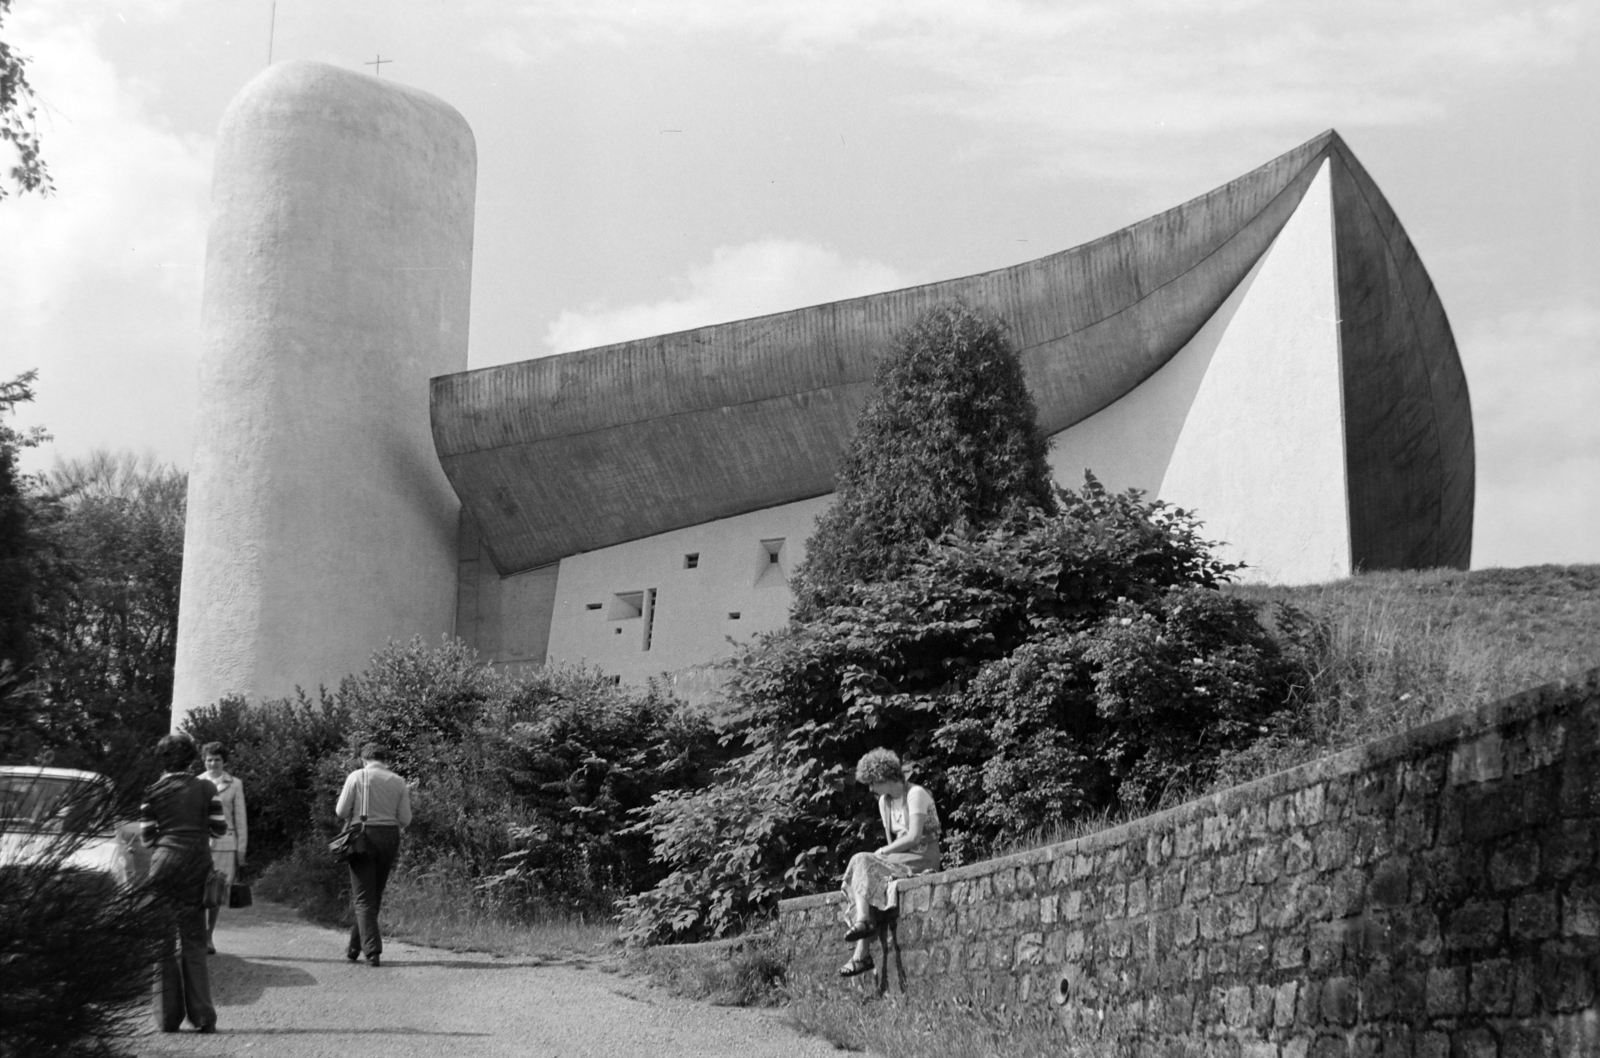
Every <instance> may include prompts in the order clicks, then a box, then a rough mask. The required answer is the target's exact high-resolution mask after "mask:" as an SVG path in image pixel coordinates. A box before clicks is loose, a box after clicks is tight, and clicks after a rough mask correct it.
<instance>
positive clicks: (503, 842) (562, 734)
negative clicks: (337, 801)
mask: <svg viewBox="0 0 1600 1058" xmlns="http://www.w3.org/2000/svg"><path fill="white" fill-rule="evenodd" d="M336 697H337V701H338V703H339V708H340V709H341V710H342V711H343V713H342V715H343V716H345V717H347V718H348V719H347V724H348V729H347V732H346V734H345V737H344V745H343V747H342V748H341V751H339V752H330V753H326V754H324V756H323V757H322V759H321V760H320V762H319V764H318V773H317V775H316V777H315V778H314V779H313V781H312V783H311V786H312V796H313V797H315V798H317V799H318V803H319V804H325V805H326V815H325V817H324V816H319V818H325V819H326V821H327V823H328V825H329V826H331V821H332V815H331V807H332V804H333V798H334V797H335V796H336V795H337V793H338V790H339V786H340V784H341V783H342V781H343V779H344V776H345V773H346V772H347V771H348V770H349V769H350V768H352V767H355V766H358V764H359V761H358V760H357V759H356V753H357V750H358V749H359V747H360V746H361V744H362V743H364V742H367V741H377V742H381V743H383V744H384V745H385V746H387V747H389V749H390V757H391V759H390V761H389V762H388V763H390V764H391V765H392V766H393V767H394V769H395V770H396V771H397V772H398V773H400V774H401V775H403V776H405V777H406V779H407V780H408V781H409V782H411V784H412V789H413V795H412V812H413V820H412V824H411V827H410V829H409V831H408V833H407V841H406V845H405V849H406V851H405V857H406V861H407V863H408V864H410V865H411V868H412V869H416V870H423V871H428V872H434V873H439V874H441V876H448V877H452V878H459V879H464V880H466V881H469V882H470V883H472V884H474V885H476V886H478V887H479V888H480V889H481V890H482V891H483V893H484V894H485V895H486V896H488V897H492V898H493V899H494V900H496V901H499V902H501V903H503V904H506V905H507V906H508V907H511V908H513V909H517V908H520V909H522V910H525V911H526V910H532V909H537V908H541V907H549V908H564V909H567V910H570V911H583V912H594V911H602V912H606V911H609V909H610V907H611V903H612V901H613V900H615V899H616V898H617V897H618V896H620V895H621V894H623V893H626V892H632V891H634V890H636V889H638V888H641V887H647V886H649V885H651V884H652V883H653V882H654V881H655V880H656V879H657V878H659V877H660V876H661V874H662V873H664V872H663V870H662V869H661V868H659V867H658V866H657V865H655V864H654V863H652V861H651V859H650V847H649V840H648V838H647V837H646V836H644V835H642V834H637V833H624V832H623V831H624V828H625V827H626V825H627V823H628V822H629V818H630V813H631V812H632V811H633V810H634V809H636V808H638V807H640V806H642V805H644V804H646V803H647V802H648V801H649V800H650V798H652V797H653V796H655V795H656V794H657V793H660V792H662V791H667V790H672V789H676V788H679V787H682V786H694V785H702V784H704V783H705V782H706V781H707V780H708V778H709V775H710V772H711V770H712V769H713V768H714V767H715V766H716V764H717V763H718V762H719V760H720V757H719V751H718V748H717V739H716V736H715V733H714V730H713V729H712V727H711V725H710V722H709V721H708V720H707V719H706V718H705V717H704V716H703V715H702V714H700V713H698V712H695V711H691V710H689V709H688V708H687V707H685V706H683V705H682V704H681V703H679V702H676V701H674V700H672V699H671V698H669V697H667V696H666V695H665V694H663V693H662V692H661V691H660V689H659V688H656V687H650V688H648V689H646V690H644V691H639V690H635V689H632V688H626V687H621V686H618V685H617V684H616V683H614V682H613V681H612V680H611V679H610V678H609V677H606V676H603V675H602V674H601V673H599V672H598V671H596V670H593V669H585V668H581V667H574V666H565V665H548V666H544V667H541V668H539V669H535V670H532V671H530V672H526V673H523V674H519V675H506V674H502V673H497V672H495V671H494V670H493V669H491V668H490V667H489V666H487V665H485V664H483V663H482V662H481V661H479V660H478V659H477V656H476V654H475V653H474V652H473V651H472V650H471V649H469V648H467V647H466V646H465V645H464V644H462V643H461V642H460V641H458V640H449V641H446V642H445V643H444V644H442V645H441V646H439V647H437V648H429V647H427V646H426V645H425V644H423V643H422V641H421V640H412V641H411V642H410V643H405V644H400V643H391V644H390V645H389V646H387V647H385V648H384V649H383V650H380V651H378V652H377V653H376V654H375V655H374V656H373V659H372V663H371V665H369V666H368V668H367V669H366V670H365V671H364V672H362V673H360V674H358V675H355V676H351V677H349V678H347V679H345V680H344V681H343V682H342V683H341V684H340V687H339V691H338V693H337V695H336ZM318 811H322V810H321V809H319V810H318Z"/></svg>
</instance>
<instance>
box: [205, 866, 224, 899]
mask: <svg viewBox="0 0 1600 1058" xmlns="http://www.w3.org/2000/svg"><path fill="white" fill-rule="evenodd" d="M227 902H228V876H227V875H225V874H223V873H222V872H221V871H219V870H215V869H213V870H212V872H211V873H210V874H209V875H207V876H206V891H205V895H204V896H203V897H201V899H200V903H201V904H202V905H204V906H205V907H221V906H222V905H223V904H226V903H227Z"/></svg>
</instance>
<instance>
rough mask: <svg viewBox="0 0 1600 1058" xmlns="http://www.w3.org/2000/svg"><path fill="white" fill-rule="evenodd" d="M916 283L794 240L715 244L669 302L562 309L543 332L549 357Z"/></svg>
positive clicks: (883, 267) (886, 268) (885, 267)
mask: <svg viewBox="0 0 1600 1058" xmlns="http://www.w3.org/2000/svg"><path fill="white" fill-rule="evenodd" d="M916 281H917V280H914V279H911V278H908V277H907V276H905V275H903V274H901V273H900V272H897V271H896V270H895V269H893V268H891V267H889V266H888V265H884V264H879V263H877V262H875V261H847V260H845V259H844V258H842V257H840V256H839V255H838V254H836V253H834V252H833V251H831V250H828V249H824V248H823V247H820V246H812V245H809V244H807V243H802V242H792V241H786V240H782V239H765V240H762V241H760V242H753V243H746V244H745V245H743V246H719V247H717V248H716V249H715V250H714V251H713V252H712V255H711V260H710V262H709V263H707V264H704V265H700V266H698V267H695V268H692V269H690V270H689V272H688V274H687V275H686V276H684V277H683V278H681V279H679V280H678V281H677V282H676V286H677V287H678V288H679V289H678V293H677V295H676V296H675V297H670V298H665V299H663V300H661V301H656V302H651V303H649V304H640V305H623V306H618V307H606V306H603V305H595V306H591V307H589V308H586V309H584V310H582V311H572V310H566V311H563V312H562V313H561V314H560V315H559V316H557V317H556V320H555V322H554V323H552V324H551V325H550V327H549V329H548V330H547V331H546V332H545V344H546V345H547V346H548V347H549V352H551V353H563V352H571V351H572V350H574V349H591V348H593V347H595V346H598V345H609V344H611V343H613V342H623V341H629V340H631V339H634V338H648V337H650V336H651V335H656V334H667V333H670V332H672V331H682V330H688V329H689V328H692V327H703V326H706V325H707V324H712V323H726V322H728V321H729V320H741V319H748V318H749V317H751V316H763V315H766V314H767V313H771V312H782V311H785V310H787V309H795V308H801V307H804V306H806V305H817V304H821V303H823V302H828V301H839V300H842V299H844V298H852V297H859V296H861V295H863V294H876V293H878V292H880V291H884V290H895V289H898V288H900V287H905V286H910V285H911V284H912V283H914V282H916Z"/></svg>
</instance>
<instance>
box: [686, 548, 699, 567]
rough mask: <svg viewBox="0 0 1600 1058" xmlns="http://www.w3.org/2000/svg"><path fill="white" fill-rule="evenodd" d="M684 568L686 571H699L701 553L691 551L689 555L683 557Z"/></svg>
mask: <svg viewBox="0 0 1600 1058" xmlns="http://www.w3.org/2000/svg"><path fill="white" fill-rule="evenodd" d="M683 568H684V569H699V568H700V552H698V551H691V552H689V553H688V554H687V555H684V556H683Z"/></svg>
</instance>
